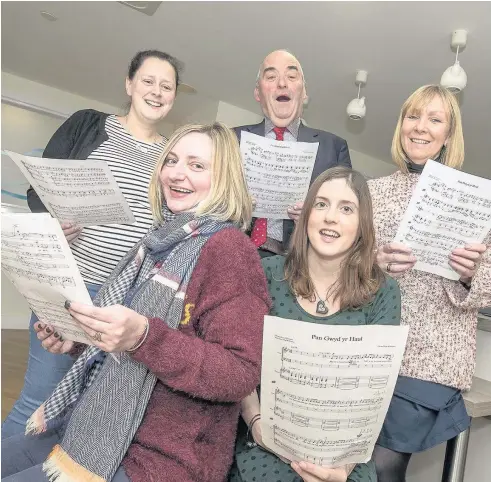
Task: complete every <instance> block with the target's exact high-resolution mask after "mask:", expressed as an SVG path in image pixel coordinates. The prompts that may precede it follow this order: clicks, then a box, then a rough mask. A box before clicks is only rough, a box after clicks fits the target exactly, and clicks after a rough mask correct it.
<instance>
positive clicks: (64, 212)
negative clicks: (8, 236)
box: [6, 151, 135, 227]
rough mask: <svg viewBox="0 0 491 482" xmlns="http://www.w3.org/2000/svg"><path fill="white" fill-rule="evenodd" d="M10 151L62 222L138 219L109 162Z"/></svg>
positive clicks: (129, 221)
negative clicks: (33, 155)
mask: <svg viewBox="0 0 491 482" xmlns="http://www.w3.org/2000/svg"><path fill="white" fill-rule="evenodd" d="M6 153H7V154H8V156H9V157H10V158H11V159H12V160H13V161H14V162H15V163H16V164H17V166H18V167H19V169H20V170H21V171H22V173H23V174H24V176H25V177H26V178H27V180H28V181H29V182H30V184H31V186H32V187H33V188H34V190H35V191H36V193H37V194H38V195H39V197H40V198H41V201H43V204H44V205H45V206H46V208H47V209H48V211H49V212H50V213H51V214H52V215H53V217H55V218H56V219H58V220H59V221H60V222H65V221H66V222H73V223H76V224H77V225H78V226H81V227H84V226H95V225H100V224H133V223H134V222H135V217H134V216H133V213H132V212H131V209H130V207H129V205H128V202H127V201H126V199H125V197H124V195H123V193H122V192H121V189H120V188H119V186H118V183H117V182H116V179H115V178H114V176H113V174H112V172H111V169H110V167H109V166H108V165H107V163H105V162H103V161H93V160H89V159H87V160H83V161H79V160H75V159H46V158H40V157H29V156H23V155H21V154H17V153H15V152H11V151H6Z"/></svg>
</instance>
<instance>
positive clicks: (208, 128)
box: [148, 122, 252, 231]
mask: <svg viewBox="0 0 491 482" xmlns="http://www.w3.org/2000/svg"><path fill="white" fill-rule="evenodd" d="M192 132H197V133H199V134H206V135H207V136H208V137H209V138H210V139H211V141H212V144H213V153H212V163H211V188H210V192H209V194H208V196H206V198H205V199H204V200H203V201H202V202H201V203H200V205H199V207H198V209H197V210H196V215H197V216H211V217H213V218H215V219H217V220H219V221H231V222H233V223H235V224H236V225H237V226H238V227H239V229H242V230H244V231H245V230H246V229H247V228H248V227H249V225H250V223H251V219H252V200H251V197H250V195H249V192H248V190H247V184H246V179H245V174H244V168H243V164H242V158H241V155H240V148H239V142H238V140H237V136H236V135H235V132H234V131H232V130H231V129H229V128H228V127H227V126H226V125H224V124H222V123H221V122H214V123H213V124H209V125H201V124H189V125H185V126H183V127H180V128H179V129H177V130H176V131H175V132H174V133H173V134H172V136H171V138H170V139H169V141H168V143H167V145H166V146H165V150H164V152H163V153H162V156H161V157H160V159H159V161H158V162H157V166H156V167H155V170H154V173H153V176H152V180H151V181H150V187H149V193H148V195H149V201H150V207H151V209H152V214H153V217H154V219H155V220H156V221H158V222H159V223H162V222H164V219H163V217H162V206H163V203H164V194H163V192H162V185H161V182H160V171H161V170H162V167H163V166H164V165H165V162H166V160H167V156H168V155H169V152H171V151H172V149H173V148H174V146H175V145H176V144H177V142H179V141H180V140H181V139H182V138H183V137H185V136H187V135H188V134H191V133H192Z"/></svg>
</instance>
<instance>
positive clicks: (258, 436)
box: [252, 420, 290, 465]
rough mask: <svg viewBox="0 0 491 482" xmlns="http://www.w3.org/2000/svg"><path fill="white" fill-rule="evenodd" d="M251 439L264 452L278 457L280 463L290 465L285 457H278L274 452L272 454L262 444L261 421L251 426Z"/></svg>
mask: <svg viewBox="0 0 491 482" xmlns="http://www.w3.org/2000/svg"><path fill="white" fill-rule="evenodd" d="M252 438H253V439H254V442H256V443H257V444H258V445H259V446H261V447H262V448H263V449H264V450H266V451H267V452H271V453H272V454H275V455H276V457H278V458H279V459H280V460H281V461H282V462H284V463H285V464H288V465H290V460H288V459H285V457H282V456H281V455H278V454H277V453H276V452H273V451H272V450H271V449H269V448H268V447H266V446H265V445H264V444H263V437H262V433H261V420H258V421H257V422H256V423H255V424H254V425H253V426H252Z"/></svg>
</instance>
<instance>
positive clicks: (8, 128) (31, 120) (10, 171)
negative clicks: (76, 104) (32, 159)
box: [1, 104, 63, 329]
mask: <svg viewBox="0 0 491 482" xmlns="http://www.w3.org/2000/svg"><path fill="white" fill-rule="evenodd" d="M62 122H63V120H62V119H59V118H54V117H50V116H47V115H43V114H39V113H36V112H31V111H28V110H25V109H20V108H18V107H14V106H11V105H5V104H2V149H4V150H5V149H6V150H10V151H14V152H20V153H23V154H25V153H27V152H29V151H31V150H33V149H35V148H41V149H44V147H45V146H46V144H47V142H48V141H49V139H50V138H51V136H52V135H53V133H54V132H55V131H56V129H57V128H58V127H59V126H60V125H61V124H62ZM1 162H2V165H1V168H2V190H6V191H9V192H13V193H16V194H20V195H25V194H26V191H27V188H28V187H29V183H28V182H27V181H26V180H25V178H24V176H23V175H22V173H21V172H20V170H19V169H18V167H17V166H16V165H15V164H14V162H13V161H12V160H11V159H10V157H8V156H6V155H2V158H1ZM2 202H3V203H8V204H15V205H18V206H23V207H27V203H26V201H25V200H21V199H19V198H15V197H12V196H9V195H6V194H4V193H2ZM1 281H2V288H1V293H2V310H1V313H2V328H16V329H20V328H27V327H28V326H29V317H30V310H29V306H28V305H27V303H26V301H25V300H24V298H23V297H22V296H21V295H20V294H19V292H18V291H17V290H16V289H15V288H14V286H13V285H12V284H11V283H10V281H9V280H8V278H7V277H6V276H5V275H4V274H3V272H2V278H1Z"/></svg>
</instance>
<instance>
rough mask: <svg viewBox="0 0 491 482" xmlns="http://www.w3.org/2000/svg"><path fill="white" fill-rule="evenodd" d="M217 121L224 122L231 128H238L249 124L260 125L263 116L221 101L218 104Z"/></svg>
mask: <svg viewBox="0 0 491 482" xmlns="http://www.w3.org/2000/svg"><path fill="white" fill-rule="evenodd" d="M216 120H217V121H219V122H223V123H224V124H226V125H227V126H229V127H238V126H243V125H248V124H258V123H259V122H261V121H262V120H263V116H262V115H259V114H257V113H255V112H250V111H248V110H245V109H241V108H240V107H236V106H235V105H232V104H229V103H227V102H222V101H220V102H219V103H218V111H217V116H216Z"/></svg>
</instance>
